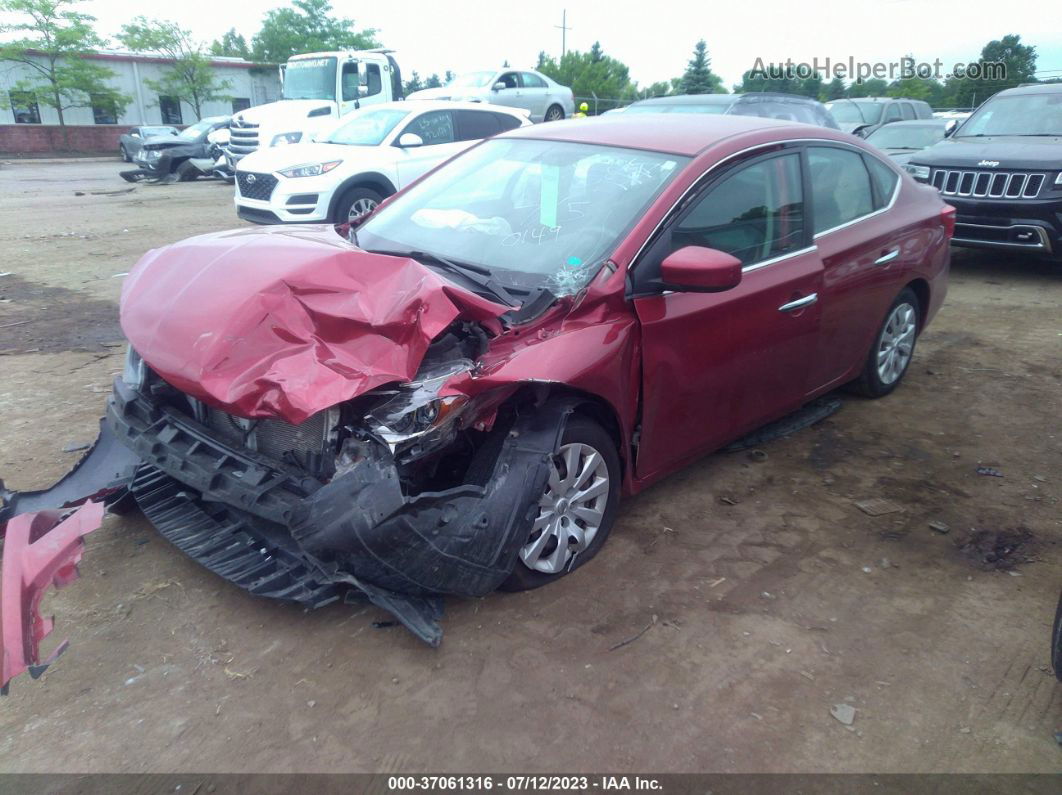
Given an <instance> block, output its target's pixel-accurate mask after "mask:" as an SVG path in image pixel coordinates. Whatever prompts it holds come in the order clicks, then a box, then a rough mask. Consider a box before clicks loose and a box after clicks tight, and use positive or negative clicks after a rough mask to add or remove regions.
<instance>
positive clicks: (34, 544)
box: [0, 502, 104, 693]
mask: <svg viewBox="0 0 1062 795" xmlns="http://www.w3.org/2000/svg"><path fill="white" fill-rule="evenodd" d="M103 514H104V507H103V504H102V503H100V502H90V503H87V504H85V505H83V506H82V507H80V508H78V509H77V510H76V511H74V512H73V513H72V514H70V516H68V517H67V518H65V519H61V518H60V514H59V513H57V512H55V511H42V512H39V513H28V514H22V515H20V516H16V517H15V518H14V519H11V520H10V521H9V522H8V523H7V536H6V538H5V540H4V555H3V561H2V563H0V632H2V638H3V643H2V646H0V691H2V692H4V693H6V692H7V687H8V683H9V682H10V681H11V679H13V678H14V677H16V676H18V675H19V674H20V673H22V672H23V671H29V673H30V675H31V676H32V677H33V678H34V679H36V678H37V677H39V676H40V675H41V674H42V673H44V670H45V669H46V668H47V667H48V666H49V665H51V663H52V662H54V661H55V659H56V658H57V657H58V656H59V655H60V654H62V653H63V651H65V650H66V647H67V642H66V641H63V642H62V643H61V644H59V646H57V647H56V649H55V651H54V652H52V654H51V655H50V656H49V657H48V658H47V659H45V660H41V658H40V643H41V641H42V640H43V639H44V638H45V637H47V636H48V634H49V633H50V632H51V631H52V627H53V624H54V620H53V619H52V618H44V617H42V616H41V614H40V603H41V599H42V598H43V597H44V594H45V592H46V591H47V590H48V588H50V587H52V586H55V587H56V588H62V587H63V586H65V585H69V584H70V583H71V582H73V581H74V580H75V579H77V576H78V572H77V564H78V562H79V561H80V560H81V553H82V550H83V549H84V542H83V541H82V538H83V537H84V536H85V535H87V534H88V533H91V532H92V531H93V530H95V529H96V528H97V527H99V526H100V524H101V522H102V521H103Z"/></svg>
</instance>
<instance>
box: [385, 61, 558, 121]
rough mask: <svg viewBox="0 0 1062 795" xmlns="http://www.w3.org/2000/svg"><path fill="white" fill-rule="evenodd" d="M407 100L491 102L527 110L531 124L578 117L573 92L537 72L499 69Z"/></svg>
mask: <svg viewBox="0 0 1062 795" xmlns="http://www.w3.org/2000/svg"><path fill="white" fill-rule="evenodd" d="M406 99H413V100H417V99H448V100H454V101H457V102H489V103H490V104H491V105H506V106H508V107H511V108H523V109H524V110H526V111H528V113H530V114H531V121H535V122H539V121H560V120H561V119H565V118H569V117H570V116H572V115H573V114H574V113H575V98H574V97H573V96H572V90H571V89H570V88H567V87H565V86H562V85H560V84H559V83H557V82H555V81H554V80H553V79H552V78H550V77H547V76H546V75H544V74H542V73H541V72H536V71H535V70H534V69H522V70H521V69H495V70H490V69H488V70H486V71H480V72H466V73H465V74H462V75H458V76H457V77H455V78H454V79H453V80H451V81H450V82H449V83H447V84H446V85H445V86H443V87H442V88H426V89H424V90H422V91H414V92H413V93H412V94H409V95H408V96H407V97H406Z"/></svg>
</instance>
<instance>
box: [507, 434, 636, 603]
mask: <svg viewBox="0 0 1062 795" xmlns="http://www.w3.org/2000/svg"><path fill="white" fill-rule="evenodd" d="M549 467H550V473H549V478H548V480H547V481H546V488H545V491H544V492H543V493H542V494H541V495H539V498H538V506H539V507H538V515H537V516H536V517H535V520H534V522H533V523H532V525H531V532H530V534H529V535H528V538H527V541H526V542H525V543H524V545H523V546H522V547H521V548H520V552H519V554H518V556H517V560H516V565H515V567H514V568H513V572H512V574H510V575H509V578H508V579H507V580H506V581H505V582H504V583H502V586H501V587H502V590H505V591H525V590H528V589H531V588H538V587H540V586H542V585H546V584H547V583H550V582H553V581H554V580H557V579H560V578H561V577H563V576H564V575H565V574H567V573H568V572H570V571H573V570H574V569H576V568H578V567H579V566H581V565H583V564H584V563H586V561H588V560H590V558H592V557H593V556H594V555H596V554H597V553H598V551H599V550H600V549H601V547H602V546H604V544H605V539H606V538H608V534H609V531H610V530H611V529H612V524H613V523H614V522H615V520H616V506H617V504H618V503H619V490H620V463H619V455H618V454H617V453H616V446H615V444H614V443H613V442H612V437H610V436H609V435H608V434H607V433H606V432H605V430H604V429H603V428H602V427H601V426H600V425H598V424H597V423H596V422H594V421H593V420H591V419H588V418H586V417H582V416H579V415H578V414H573V415H571V416H570V417H569V418H568V422H567V425H565V428H564V434H563V436H562V437H561V441H560V446H559V447H558V449H557V451H556V453H554V454H553V457H552V458H551V459H550V462H549Z"/></svg>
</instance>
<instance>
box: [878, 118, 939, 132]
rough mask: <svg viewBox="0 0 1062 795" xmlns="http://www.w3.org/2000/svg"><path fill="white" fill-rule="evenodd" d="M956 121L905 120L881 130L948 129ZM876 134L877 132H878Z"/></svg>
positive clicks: (891, 122)
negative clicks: (909, 128) (911, 128)
mask: <svg viewBox="0 0 1062 795" xmlns="http://www.w3.org/2000/svg"><path fill="white" fill-rule="evenodd" d="M954 121H955V119H932V118H931V119H904V120H903V121H890V122H889V123H888V124H887V125H885V126H883V127H881V128H880V129H882V130H884V129H886V128H888V129H891V128H893V127H947V126H948V125H949V124H951V123H952V122H954ZM874 132H877V130H875V131H874ZM871 135H873V133H871Z"/></svg>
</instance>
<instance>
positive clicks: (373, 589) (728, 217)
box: [0, 114, 953, 665]
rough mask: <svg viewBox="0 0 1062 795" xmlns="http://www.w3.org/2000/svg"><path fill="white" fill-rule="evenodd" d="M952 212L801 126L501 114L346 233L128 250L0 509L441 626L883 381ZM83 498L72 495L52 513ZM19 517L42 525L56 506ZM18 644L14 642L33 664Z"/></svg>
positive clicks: (859, 145)
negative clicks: (92, 372) (60, 438)
mask: <svg viewBox="0 0 1062 795" xmlns="http://www.w3.org/2000/svg"><path fill="white" fill-rule="evenodd" d="M952 213H953V210H952V208H950V207H948V206H947V205H946V204H944V202H943V201H941V199H940V197H939V195H938V194H937V192H936V191H934V190H932V189H929V188H926V187H924V186H919V185H917V184H916V183H915V182H914V181H913V180H911V178H910V177H909V176H907V175H905V174H904V173H903V172H902V170H900V169H897V168H896V167H895V166H894V165H893V164H892V163H890V162H888V159H887V158H885V157H883V156H882V155H881V154H880V153H879V152H878V151H877V150H876V149H874V148H873V147H871V146H869V145H867V144H866V143H864V142H862V141H859V140H857V139H854V138H852V137H851V136H850V135H847V134H845V133H841V132H839V131H835V130H828V129H823V128H812V127H810V126H808V125H804V124H791V123H785V122H779V121H774V120H770V119H754V118H746V117H737V116H734V117H723V116H719V117H710V116H704V115H692V114H685V115H680V114H676V115H675V116H674V117H673V118H672V119H670V120H669V123H668V124H667V125H661V124H660V120H659V117H658V116H653V115H646V116H641V117H633V118H623V117H622V116H617V117H606V118H600V119H590V120H587V121H586V122H584V123H582V124H571V125H569V124H550V125H538V126H533V127H524V128H521V129H517V130H512V131H510V132H507V133H502V134H501V135H499V136H496V137H494V138H492V139H489V140H486V141H484V142H482V143H481V144H479V145H478V146H475V147H473V148H472V149H470V150H469V151H467V152H465V153H463V154H462V155H460V156H458V157H455V158H453V159H452V160H450V161H449V162H447V163H445V164H444V165H442V166H440V167H439V168H438V169H436V170H434V171H433V172H432V173H430V174H428V175H426V176H425V177H424V178H423V179H421V180H419V181H418V182H417V183H415V184H414V185H412V186H410V187H409V188H407V189H405V190H403V191H401V192H400V193H398V194H397V195H396V196H394V197H392V198H391V199H390V200H388V201H387V202H385V203H382V204H381V205H380V206H379V207H378V208H377V209H376V211H375V212H373V213H372V214H370V215H368V216H365V217H362V218H361V219H359V223H357V224H354V225H351V226H350V227H349V229H348V228H347V227H339V228H338V230H337V228H335V227H331V226H325V225H316V226H315V225H309V226H301V227H278V226H274V227H268V228H245V229H240V230H237V231H235V232H222V233H214V234H207V235H201V236H198V237H193V238H191V239H189V240H186V241H184V242H179V243H175V244H172V245H169V246H163V247H161V248H157V249H155V250H153V251H151V252H149V253H147V254H146V255H145V256H144V257H143V258H142V259H141V261H140V263H139V264H138V265H137V266H136V267H135V268H134V269H133V271H132V272H131V273H130V275H129V276H128V278H127V279H126V281H125V283H124V286H123V291H122V299H121V323H122V329H123V331H124V332H125V335H126V337H127V338H128V339H129V343H130V350H129V353H128V358H127V362H126V367H125V369H124V374H123V375H122V376H121V377H120V378H118V379H116V381H115V387H114V392H113V394H112V396H111V398H110V399H109V401H108V407H107V411H106V417H105V419H104V421H103V423H102V432H101V436H100V438H99V439H98V440H97V442H96V444H95V446H94V447H93V449H92V451H91V453H89V454H88V456H87V457H86V458H85V459H83V460H82V461H81V463H80V464H79V465H78V467H77V468H76V469H75V470H74V471H73V473H72V474H71V475H70V476H68V477H67V479H65V480H63V481H61V482H60V483H59V484H58V485H57V486H56V487H53V488H52V489H50V490H47V491H43V492H27V493H22V494H20V493H10V492H9V493H7V494H6V495H4V496H5V497H6V499H5V501H4V506H5V507H4V508H3V509H2V510H0V521H4V520H6V519H8V518H9V517H11V516H17V515H19V514H27V513H28V512H31V511H41V510H45V509H47V508H48V507H50V506H56V505H70V504H76V503H77V501H78V500H83V499H85V498H86V497H89V496H91V497H93V498H95V499H99V498H101V497H102V496H103V495H106V494H108V492H109V494H110V496H109V497H108V499H109V500H111V501H112V502H113V501H117V504H119V505H124V503H125V502H126V501H128V500H129V499H132V500H135V503H136V504H137V505H139V507H140V508H141V509H142V510H143V512H144V514H145V515H146V516H147V518H148V519H149V520H150V521H151V522H153V523H154V525H155V527H156V528H158V530H159V531H160V532H161V533H162V535H164V536H165V537H166V538H168V539H169V540H171V541H172V542H173V543H174V544H175V545H176V546H177V547H178V548H180V549H182V550H183V551H184V552H185V553H186V554H188V555H191V556H192V557H193V558H195V559H197V560H199V561H200V562H201V563H202V564H203V565H205V566H206V567H208V568H210V569H211V570H212V571H214V572H216V573H217V574H219V575H220V576H222V577H224V578H226V579H228V580H230V581H231V582H233V583H235V584H237V585H240V586H242V587H244V588H246V589H248V590H249V591H251V592H252V593H256V594H259V595H263V596H271V597H275V598H281V599H287V600H290V601H295V602H298V603H301V604H304V605H307V606H316V605H320V604H325V603H328V602H330V601H333V600H334V599H336V598H338V597H339V596H341V595H342V594H344V593H345V592H347V591H353V592H354V593H356V594H361V595H363V596H364V597H366V598H368V599H369V600H371V601H372V602H374V603H375V604H377V605H380V606H382V607H384V608H385V609H387V610H390V611H391V612H392V613H393V614H394V615H395V616H396V617H397V618H398V619H399V620H400V621H402V622H403V623H404V624H405V625H406V626H407V627H408V628H409V629H410V630H411V631H413V632H414V633H415V634H416V635H417V636H418V637H420V638H422V639H424V640H425V641H427V642H429V643H432V644H436V643H438V642H439V640H440V638H441V634H442V630H441V628H440V626H439V623H438V620H439V616H440V607H441V605H440V602H439V596H440V595H443V594H463V595H476V596H480V595H484V594H486V593H488V592H490V591H493V590H494V589H496V588H498V587H505V588H509V589H525V588H534V587H538V586H541V585H545V584H547V583H551V582H554V581H555V580H557V579H559V578H560V577H563V576H565V575H566V574H568V573H570V572H571V571H573V570H575V569H577V568H579V567H580V566H583V565H585V564H586V563H587V562H588V561H590V560H591V559H592V558H593V557H594V555H596V554H597V553H598V551H599V550H600V549H601V548H602V546H603V545H604V543H605V541H606V539H607V538H608V535H609V531H610V530H611V528H612V525H613V522H614V521H615V519H616V515H617V505H618V503H619V500H620V496H621V495H622V494H634V493H636V492H639V491H642V490H643V489H645V488H646V487H647V486H649V485H650V484H652V483H655V482H657V481H659V480H660V479H661V478H663V477H665V476H667V475H668V474H670V473H672V472H675V471H676V470H678V469H681V468H682V467H684V466H686V465H688V464H689V463H690V462H691V461H694V460H696V459H697V458H698V457H700V456H703V455H705V454H707V453H709V452H711V451H713V450H716V449H718V448H719V447H720V446H722V445H725V444H726V443H728V442H729V441H731V440H733V439H736V438H738V437H741V436H742V435H744V434H747V433H749V432H750V431H752V430H753V429H755V428H757V427H760V426H762V425H763V424H764V423H767V422H770V421H772V420H775V419H777V418H779V417H782V416H784V415H787V414H788V413H790V412H792V411H794V410H795V409H799V408H800V407H801V406H803V405H804V404H806V403H808V402H809V401H811V400H813V399H814V398H816V397H817V396H819V395H822V394H824V393H826V392H828V391H830V390H833V389H835V388H837V387H839V386H841V385H843V384H852V385H853V387H854V388H856V389H858V390H859V391H861V392H862V393H863V394H865V395H867V396H869V397H883V396H885V395H888V394H889V393H890V392H892V391H893V390H894V389H896V387H897V386H898V385H899V384H900V383H901V381H902V379H903V377H904V375H905V373H906V372H907V370H908V367H909V365H910V363H911V357H912V355H913V354H914V349H915V344H916V341H917V339H918V335H919V333H920V332H922V331H923V330H924V329H925V327H926V325H927V324H928V323H929V322H930V320H931V319H932V318H933V316H934V314H935V313H936V312H937V310H938V309H939V307H940V305H941V303H942V301H943V300H944V294H945V291H946V283H947V276H948V263H949V248H948V238H949V235H950V231H951V219H952ZM344 232H345V234H344ZM881 421H882V423H883V427H884V424H886V423H887V422H889V421H891V420H889V419H888V418H886V417H883V419H882V420H881ZM123 489H125V490H127V491H123ZM124 507H128V506H124ZM101 518H102V508H101V507H100V506H99V505H98V503H94V504H90V505H87V506H85V507H83V508H82V509H81V513H80V514H74V516H73V517H71V519H70V520H68V521H70V522H73V523H74V524H73V525H72V526H67V530H66V531H65V532H67V533H72V532H74V531H75V529H76V531H77V532H79V533H81V534H84V532H88V531H89V530H91V529H92V528H93V527H94V526H96V525H98V523H99V521H100V520H101ZM14 522H20V523H22V524H21V525H20V527H21V530H22V531H24V530H25V527H24V525H25V523H27V522H37V523H38V524H37V534H38V535H39V536H40V538H41V539H42V540H43V539H47V538H48V534H47V529H48V527H49V526H51V524H54V516H52V517H51V518H49V516H48V515H47V514H33V515H32V516H20V517H19V518H17V519H15V520H14ZM12 524H13V523H12ZM59 527H60V528H61V527H63V525H59ZM53 532H54V531H53ZM12 537H13V536H12V534H11V533H9V535H8V538H9V539H11V538H12ZM60 537H65V536H62V535H60ZM75 546H76V545H74V544H73V543H70V544H68V545H63V544H47V543H45V544H44V545H43V546H42V543H40V542H39V543H38V544H37V545H36V547H35V548H36V549H37V550H40V549H47V550H49V552H48V555H49V556H50V557H48V558H47V559H44V558H42V557H41V555H38V556H35V557H33V558H32V560H31V561H27V562H25V565H32V566H35V567H36V568H34V569H33V570H34V571H40V570H42V569H43V567H45V566H46V565H56V566H60V565H62V564H63V563H64V562H65V561H66V560H68V558H69V556H71V555H73V554H74V553H75V552H78V550H77V549H76V548H75ZM41 554H42V555H43V553H41ZM78 554H79V552H78ZM21 555H22V552H21V547H18V546H10V547H8V548H6V549H5V561H4V564H5V572H4V573H5V577H7V576H8V571H10V572H11V574H12V576H20V573H21V567H22V565H23V563H24V561H23V558H22V557H21ZM10 556H13V557H10ZM64 556H66V557H64ZM9 557H10V560H9V559H8V558H9ZM44 570H47V571H52V570H54V569H44ZM18 581H19V582H27V583H34V584H37V588H36V590H35V589H34V587H30V586H27V588H26V589H25V591H24V592H23V591H20V590H19V589H15V590H14V593H15V594H16V595H18V596H20V597H22V598H24V599H25V600H26V602H25V605H26V606H25V607H24V608H23V610H24V615H25V617H24V618H22V620H21V621H19V622H15V625H17V626H25V627H31V626H36V624H34V623H33V622H32V620H31V619H32V609H33V606H34V605H36V601H34V600H35V599H38V598H39V595H40V594H39V591H40V589H43V588H45V587H47V585H46V583H45V582H44V580H43V578H41V579H39V580H34V579H22V578H21V577H20V578H19V579H18ZM628 587H638V586H637V585H633V586H632V585H629V584H628ZM6 593H7V592H6V591H5V594H6ZM8 609H9V610H11V611H14V609H15V608H14V607H10V608H8ZM7 615H8V614H7V613H5V616H7ZM15 615H18V614H17V613H15ZM5 626H6V624H5ZM6 637H7V636H6V635H5V638H6ZM27 648H28V646H26V645H19V646H18V647H17V648H13V649H11V652H12V655H13V656H12V658H11V659H12V660H15V661H25V664H26V665H29V664H36V662H38V661H36V660H34V659H32V654H30V655H28V656H29V658H30V659H28V660H27V659H26V658H27V651H26V649H27Z"/></svg>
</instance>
